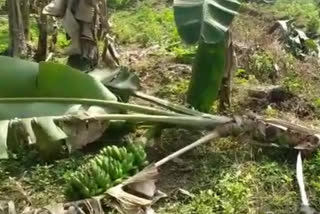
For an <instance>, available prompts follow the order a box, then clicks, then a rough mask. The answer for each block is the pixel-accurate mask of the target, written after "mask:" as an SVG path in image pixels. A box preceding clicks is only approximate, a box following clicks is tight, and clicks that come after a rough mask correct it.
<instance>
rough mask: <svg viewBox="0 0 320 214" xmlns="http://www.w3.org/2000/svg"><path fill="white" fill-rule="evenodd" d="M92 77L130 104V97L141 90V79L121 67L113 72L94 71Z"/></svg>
mask: <svg viewBox="0 0 320 214" xmlns="http://www.w3.org/2000/svg"><path fill="white" fill-rule="evenodd" d="M89 75H90V76H92V77H94V78H95V79H97V80H99V81H100V82H102V84H104V85H105V86H106V87H107V88H108V89H110V90H111V91H112V92H113V93H115V94H116V95H118V96H119V97H120V98H121V100H122V101H123V102H128V100H129V98H130V96H132V95H133V94H134V93H135V92H136V91H138V90H139V89H141V84H140V79H139V77H138V76H137V75H136V74H134V73H133V72H130V71H129V69H128V68H126V67H119V68H116V69H113V70H108V69H104V70H97V69H96V70H94V71H92V72H90V73H89Z"/></svg>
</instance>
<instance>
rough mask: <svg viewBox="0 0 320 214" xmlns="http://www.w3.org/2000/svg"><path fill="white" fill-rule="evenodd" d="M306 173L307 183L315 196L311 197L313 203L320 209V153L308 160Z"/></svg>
mask: <svg viewBox="0 0 320 214" xmlns="http://www.w3.org/2000/svg"><path fill="white" fill-rule="evenodd" d="M304 166H305V171H306V173H305V174H306V183H307V186H308V187H309V188H308V189H312V190H313V191H312V192H313V194H312V195H311V201H312V202H313V203H314V206H316V207H320V201H319V200H318V198H319V197H320V176H319V175H320V151H317V152H316V153H315V154H314V155H313V157H312V158H311V159H309V160H307V161H306V162H305V164H304Z"/></svg>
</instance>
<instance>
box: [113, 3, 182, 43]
mask: <svg viewBox="0 0 320 214" xmlns="http://www.w3.org/2000/svg"><path fill="white" fill-rule="evenodd" d="M111 20H112V22H113V23H114V26H113V28H112V31H113V32H114V33H115V34H116V35H117V37H118V38H117V39H118V41H119V42H121V43H123V44H132V43H139V44H141V45H143V46H149V45H154V44H157V45H160V46H161V47H164V48H166V47H169V46H171V45H172V44H175V43H177V42H179V35H178V32H177V30H176V29H175V26H174V18H173V12H172V11H171V10H170V9H168V8H164V9H157V11H155V10H154V9H152V8H150V7H148V6H146V5H142V6H141V7H139V8H137V9H136V10H133V11H121V12H118V13H115V14H114V15H113V16H112V17H111Z"/></svg>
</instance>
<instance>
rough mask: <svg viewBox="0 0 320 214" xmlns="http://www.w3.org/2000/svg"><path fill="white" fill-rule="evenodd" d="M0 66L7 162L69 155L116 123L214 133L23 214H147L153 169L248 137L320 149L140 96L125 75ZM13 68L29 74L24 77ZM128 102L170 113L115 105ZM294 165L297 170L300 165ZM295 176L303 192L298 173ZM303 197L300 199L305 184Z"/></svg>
mask: <svg viewBox="0 0 320 214" xmlns="http://www.w3.org/2000/svg"><path fill="white" fill-rule="evenodd" d="M0 60H3V61H5V62H6V63H7V64H8V67H6V68H5V69H6V70H3V71H2V72H0V77H1V78H0V81H2V82H1V84H0V97H2V98H1V99H0V157H1V158H8V157H9V153H8V151H12V152H14V148H16V146H17V145H21V144H26V145H31V146H32V145H34V146H36V148H37V149H38V150H39V151H40V154H42V155H44V156H45V158H48V157H50V155H52V154H54V155H55V154H56V153H59V150H60V149H61V148H62V146H61V145H62V144H66V145H67V148H68V149H69V152H72V151H73V150H75V149H79V148H82V147H84V146H85V145H87V144H88V143H91V142H93V141H95V140H96V139H98V138H99V137H100V136H101V135H102V133H103V132H105V131H108V127H109V126H110V125H111V123H114V122H117V121H127V122H129V121H130V122H132V123H134V124H136V126H139V125H144V124H146V123H147V124H152V125H159V124H166V125H171V126H174V127H177V126H178V127H182V128H192V129H195V128H198V129H203V130H213V131H211V132H210V133H209V134H208V135H206V136H204V137H203V138H201V139H199V140H197V141H196V142H195V143H193V144H190V145H189V146H187V147H185V148H183V149H181V150H179V151H177V152H175V153H173V154H171V155H169V156H168V157H166V158H164V159H162V160H160V161H158V162H156V163H154V164H151V165H150V166H148V167H146V168H145V169H144V170H142V171H141V172H139V173H137V174H135V175H134V176H132V177H130V178H128V179H127V180H125V181H124V182H122V183H121V184H119V185H116V186H113V187H111V188H109V189H107V190H106V192H105V193H104V194H102V195H100V196H99V195H98V196H95V197H93V198H90V199H87V200H81V201H76V202H68V203H66V204H56V205H50V206H48V207H46V208H41V209H34V208H31V207H27V208H26V209H25V210H24V211H23V212H22V213H27V214H29V213H30V214H31V213H59V214H60V213H70V214H73V213H103V212H104V210H105V209H107V208H108V207H109V208H113V209H116V210H118V211H119V212H120V213H125V214H127V213H142V214H144V213H152V208H151V206H152V204H154V203H155V202H156V201H157V200H158V199H159V197H161V196H163V195H162V194H160V192H159V190H157V188H156V181H157V177H158V169H159V168H160V167H161V166H163V165H164V164H165V163H167V162H169V161H171V160H172V159H174V158H176V157H178V156H180V155H182V154H184V153H185V152H187V151H189V150H191V149H193V148H195V147H197V146H199V145H202V144H204V143H206V142H210V141H212V140H214V139H218V138H222V137H227V136H239V135H241V136H242V135H248V136H249V137H250V138H252V139H254V140H256V141H258V142H259V144H260V145H262V146H277V147H286V148H291V149H296V150H300V151H301V152H302V153H303V154H305V155H308V154H311V153H312V152H313V151H314V150H316V149H317V148H318V147H319V146H320V131H318V130H312V129H309V128H306V127H302V126H298V125H295V124H291V123H288V122H286V121H281V120H277V119H265V118H262V117H259V116H256V115H254V114H248V115H245V116H234V117H225V116H216V115H210V114H204V113H201V112H198V111H195V110H192V109H188V108H186V107H184V106H180V105H177V104H172V103H170V102H168V101H165V100H162V99H160V98H156V97H152V96H149V95H145V94H143V93H141V92H138V90H137V89H138V88H139V87H136V86H135V85H134V84H133V83H134V82H135V81H133V80H134V79H135V78H134V76H131V75H128V73H127V74H126V75H125V73H123V72H118V71H116V73H114V75H113V74H111V75H110V74H109V75H107V77H105V75H104V74H103V75H102V76H104V77H101V76H99V75H97V73H101V72H96V74H91V76H89V75H86V74H83V73H81V72H78V71H76V70H73V69H71V68H69V67H68V66H63V65H57V64H52V63H40V65H38V64H35V63H28V62H24V61H20V60H15V59H8V58H2V57H1V58H0ZM10 60H12V61H10ZM13 64H15V66H18V68H19V66H20V69H21V67H23V68H24V69H26V68H27V69H28V71H27V72H25V73H21V72H20V70H19V69H17V67H14V66H12V65H13ZM17 72H19V73H18V74H17ZM102 73H103V72H102ZM99 78H100V79H99ZM70 82H73V83H74V85H70ZM13 83H14V84H13ZM109 88H110V90H111V91H112V92H113V93H112V92H111V91H110V90H109ZM116 95H117V96H116ZM132 95H133V96H136V97H138V98H142V99H144V100H146V101H150V102H152V103H153V104H158V105H159V106H161V107H165V109H169V110H165V109H163V108H155V107H148V106H145V105H143V106H142V105H136V104H130V103H122V102H119V100H121V99H124V98H125V97H128V96H129V97H130V96H132ZM118 97H122V98H118ZM54 158H56V157H54ZM298 160H299V159H298ZM298 163H300V165H299V166H301V161H298ZM298 169H299V173H298V174H299V179H298V180H299V185H300V186H301V183H303V182H302V180H301V177H302V173H301V171H302V167H297V171H298ZM301 192H302V193H303V192H305V190H304V188H303V185H302V188H301ZM305 195H306V194H305V193H303V194H302V199H303V200H302V202H303V203H302V206H303V208H307V207H308V206H309V204H308V201H306V200H305V198H306V197H305ZM0 211H2V212H3V213H5V214H7V213H8V214H14V213H17V212H16V209H15V204H14V203H13V202H11V201H9V202H0ZM2 212H1V213H2Z"/></svg>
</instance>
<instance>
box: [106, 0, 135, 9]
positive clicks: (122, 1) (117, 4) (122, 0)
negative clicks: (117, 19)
mask: <svg viewBox="0 0 320 214" xmlns="http://www.w3.org/2000/svg"><path fill="white" fill-rule="evenodd" d="M130 2H131V0H108V1H107V5H108V7H110V8H113V9H120V8H123V7H125V6H127V5H128V4H129V3H130Z"/></svg>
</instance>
